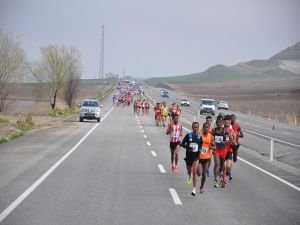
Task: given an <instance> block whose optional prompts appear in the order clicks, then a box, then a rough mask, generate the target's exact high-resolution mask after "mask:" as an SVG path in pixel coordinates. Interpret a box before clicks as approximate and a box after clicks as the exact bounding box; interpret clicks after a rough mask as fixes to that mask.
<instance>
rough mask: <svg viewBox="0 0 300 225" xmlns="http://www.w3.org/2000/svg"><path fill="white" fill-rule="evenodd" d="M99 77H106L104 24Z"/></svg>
mask: <svg viewBox="0 0 300 225" xmlns="http://www.w3.org/2000/svg"><path fill="white" fill-rule="evenodd" d="M99 79H104V25H102V37H101V49H100V68H99Z"/></svg>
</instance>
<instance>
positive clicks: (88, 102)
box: [79, 99, 103, 123]
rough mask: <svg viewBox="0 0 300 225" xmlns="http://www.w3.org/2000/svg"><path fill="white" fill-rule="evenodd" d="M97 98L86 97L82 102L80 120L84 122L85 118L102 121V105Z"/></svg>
mask: <svg viewBox="0 0 300 225" xmlns="http://www.w3.org/2000/svg"><path fill="white" fill-rule="evenodd" d="M102 106H103V105H100V103H99V101H98V100H97V99H84V100H83V101H82V104H80V114H79V121H80V122H83V120H84V119H88V120H97V122H98V123H99V122H100V119H101V107H102Z"/></svg>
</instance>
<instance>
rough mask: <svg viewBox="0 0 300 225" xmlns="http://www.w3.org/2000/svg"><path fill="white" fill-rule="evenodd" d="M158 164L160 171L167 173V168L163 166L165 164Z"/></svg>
mask: <svg viewBox="0 0 300 225" xmlns="http://www.w3.org/2000/svg"><path fill="white" fill-rule="evenodd" d="M157 166H158V169H159V171H160V172H161V173H167V171H166V170H165V168H164V167H163V165H161V164H158V165H157Z"/></svg>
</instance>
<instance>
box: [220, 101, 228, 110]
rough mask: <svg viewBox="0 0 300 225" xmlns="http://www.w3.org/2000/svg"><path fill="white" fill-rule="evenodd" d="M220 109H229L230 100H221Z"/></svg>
mask: <svg viewBox="0 0 300 225" xmlns="http://www.w3.org/2000/svg"><path fill="white" fill-rule="evenodd" d="M218 109H226V110H228V102H226V101H220V102H219V104H218Z"/></svg>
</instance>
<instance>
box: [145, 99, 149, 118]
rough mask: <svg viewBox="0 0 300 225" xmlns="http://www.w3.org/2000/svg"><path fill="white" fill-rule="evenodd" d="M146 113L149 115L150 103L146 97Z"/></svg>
mask: <svg viewBox="0 0 300 225" xmlns="http://www.w3.org/2000/svg"><path fill="white" fill-rule="evenodd" d="M145 105H146V115H147V116H148V115H149V109H150V103H149V100H148V99H146V104H145Z"/></svg>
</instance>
